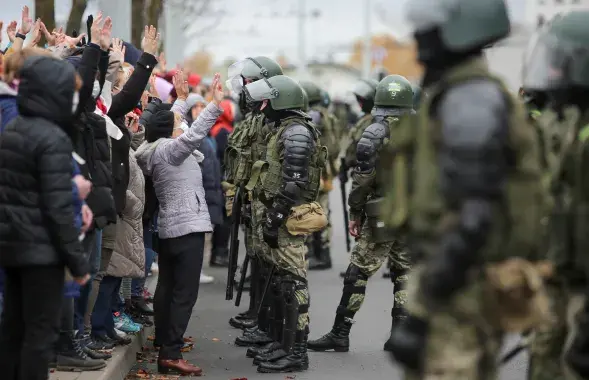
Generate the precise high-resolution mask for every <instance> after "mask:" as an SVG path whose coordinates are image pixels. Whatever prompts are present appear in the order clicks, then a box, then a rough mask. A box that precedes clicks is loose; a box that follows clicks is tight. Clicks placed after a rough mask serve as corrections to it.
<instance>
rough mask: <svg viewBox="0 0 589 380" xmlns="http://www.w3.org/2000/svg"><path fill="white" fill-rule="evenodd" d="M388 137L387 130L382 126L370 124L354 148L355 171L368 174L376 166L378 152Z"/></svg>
mask: <svg viewBox="0 0 589 380" xmlns="http://www.w3.org/2000/svg"><path fill="white" fill-rule="evenodd" d="M388 137H389V130H388V128H386V127H385V126H384V125H382V124H372V125H370V126H368V128H366V129H365V130H364V132H363V133H362V137H361V138H360V140H359V141H358V145H357V146H356V161H357V162H356V170H358V171H359V172H360V173H367V172H370V171H371V170H372V169H374V167H375V166H376V161H377V159H378V152H379V151H380V149H381V148H382V146H383V145H384V142H385V138H388Z"/></svg>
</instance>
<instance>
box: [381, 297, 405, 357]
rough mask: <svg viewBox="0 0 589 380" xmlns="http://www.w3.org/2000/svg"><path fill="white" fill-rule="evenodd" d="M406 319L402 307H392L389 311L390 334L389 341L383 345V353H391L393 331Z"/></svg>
mask: <svg viewBox="0 0 589 380" xmlns="http://www.w3.org/2000/svg"><path fill="white" fill-rule="evenodd" d="M406 317H407V312H406V311H405V309H403V308H402V307H393V309H392V310H391V320H392V324H391V334H390V336H389V339H387V341H386V342H385V344H384V348H383V350H385V351H389V352H391V351H393V329H394V328H395V326H397V325H398V324H399V323H400V322H401V321H402V320H403V319H405V318H406Z"/></svg>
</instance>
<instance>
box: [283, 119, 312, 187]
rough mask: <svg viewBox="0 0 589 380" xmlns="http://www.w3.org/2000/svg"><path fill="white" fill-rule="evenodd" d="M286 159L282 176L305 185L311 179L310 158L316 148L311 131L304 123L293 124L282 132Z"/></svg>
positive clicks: (285, 179) (284, 178)
mask: <svg viewBox="0 0 589 380" xmlns="http://www.w3.org/2000/svg"><path fill="white" fill-rule="evenodd" d="M282 144H283V146H284V161H283V163H282V178H283V181H284V182H295V183H296V184H297V185H299V186H301V187H302V186H304V185H305V184H306V183H307V181H308V180H309V159H310V157H311V155H312V154H313V151H314V149H315V140H314V138H313V135H312V134H311V131H309V129H308V128H307V127H305V126H303V125H293V126H291V127H290V128H288V129H287V130H285V131H284V132H283V133H282Z"/></svg>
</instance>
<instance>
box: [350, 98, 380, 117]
mask: <svg viewBox="0 0 589 380" xmlns="http://www.w3.org/2000/svg"><path fill="white" fill-rule="evenodd" d="M356 101H357V102H358V104H360V108H361V109H362V112H363V113H365V114H368V113H370V112H371V111H372V108H374V101H372V100H368V99H365V98H363V97H361V96H358V95H356ZM346 108H347V109H348V110H349V108H350V106H349V105H346Z"/></svg>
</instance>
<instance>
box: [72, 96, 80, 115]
mask: <svg viewBox="0 0 589 380" xmlns="http://www.w3.org/2000/svg"><path fill="white" fill-rule="evenodd" d="M79 102H80V94H79V93H78V91H75V92H74V97H73V99H72V114H74V113H76V111H77V110H78V103H79Z"/></svg>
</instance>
